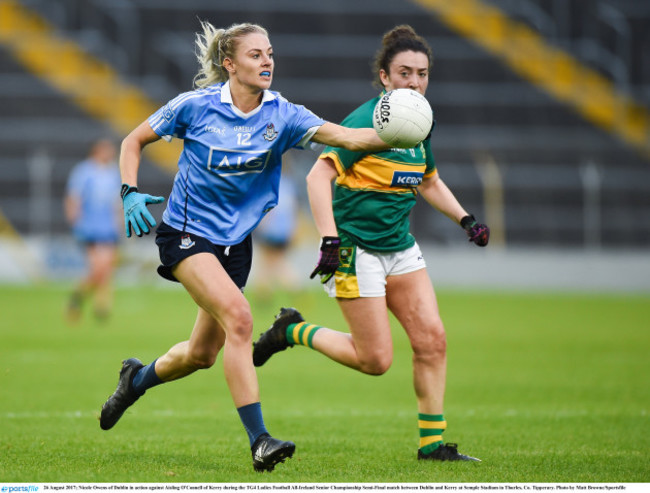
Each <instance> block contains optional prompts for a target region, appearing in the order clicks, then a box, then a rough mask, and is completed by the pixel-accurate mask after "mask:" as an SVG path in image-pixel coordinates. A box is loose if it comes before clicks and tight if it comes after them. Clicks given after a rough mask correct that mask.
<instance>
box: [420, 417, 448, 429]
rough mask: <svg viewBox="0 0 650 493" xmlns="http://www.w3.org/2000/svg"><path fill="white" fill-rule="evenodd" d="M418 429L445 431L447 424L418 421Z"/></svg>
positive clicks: (443, 422)
mask: <svg viewBox="0 0 650 493" xmlns="http://www.w3.org/2000/svg"><path fill="white" fill-rule="evenodd" d="M418 427H420V428H426V429H434V430H446V429H447V422H446V421H423V420H421V419H420V420H418Z"/></svg>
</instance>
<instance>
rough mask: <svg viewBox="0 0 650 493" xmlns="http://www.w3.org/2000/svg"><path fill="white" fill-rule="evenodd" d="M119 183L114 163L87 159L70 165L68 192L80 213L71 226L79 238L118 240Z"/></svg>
mask: <svg viewBox="0 0 650 493" xmlns="http://www.w3.org/2000/svg"><path fill="white" fill-rule="evenodd" d="M121 183H122V182H121V180H120V171H119V169H118V167H117V165H116V164H113V165H111V166H102V165H101V164H98V163H97V162H95V161H94V160H92V159H86V160H84V161H82V162H80V163H79V164H77V165H76V166H75V167H74V168H73V170H72V172H71V173H70V177H69V178H68V183H67V194H68V195H69V196H72V197H75V198H76V199H78V200H79V216H78V218H77V220H76V221H75V223H74V225H73V231H74V234H75V236H76V237H77V238H78V239H79V240H81V241H89V242H98V243H103V242H109V243H114V242H116V241H117V240H118V239H119V237H120V235H119V231H120V230H119V227H120V220H121V213H120V209H121V208H120V200H119V190H120V184H121Z"/></svg>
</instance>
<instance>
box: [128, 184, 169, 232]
mask: <svg viewBox="0 0 650 493" xmlns="http://www.w3.org/2000/svg"><path fill="white" fill-rule="evenodd" d="M121 195H122V206H123V207H124V229H125V230H126V237H127V238H131V228H133V232H134V233H135V234H136V235H138V236H142V233H143V232H144V234H149V226H151V227H152V228H153V227H154V226H155V225H156V220H155V219H154V218H153V216H152V215H151V212H149V209H147V204H160V203H161V202H164V201H165V197H154V196H152V195H148V194H146V193H138V189H137V187H130V186H128V185H122V192H121ZM147 223H148V224H147Z"/></svg>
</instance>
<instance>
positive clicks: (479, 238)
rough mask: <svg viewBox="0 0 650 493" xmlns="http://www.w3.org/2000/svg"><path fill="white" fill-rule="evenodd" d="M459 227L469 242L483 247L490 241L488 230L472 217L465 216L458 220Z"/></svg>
mask: <svg viewBox="0 0 650 493" xmlns="http://www.w3.org/2000/svg"><path fill="white" fill-rule="evenodd" d="M460 225H461V226H462V227H463V229H464V230H465V232H466V233H467V237H468V238H469V241H473V242H474V243H475V244H477V245H478V246H480V247H484V246H485V245H487V244H488V241H489V240H490V228H488V227H487V226H486V225H485V224H481V223H479V222H477V221H476V219H475V218H474V216H473V215H471V214H470V215H469V216H465V217H464V218H462V219H461V220H460Z"/></svg>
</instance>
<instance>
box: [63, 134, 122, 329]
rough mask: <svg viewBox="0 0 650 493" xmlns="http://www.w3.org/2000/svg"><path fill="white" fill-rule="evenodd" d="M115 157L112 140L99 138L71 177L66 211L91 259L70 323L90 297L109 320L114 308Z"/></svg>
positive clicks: (74, 297) (72, 303)
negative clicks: (112, 306)
mask: <svg viewBox="0 0 650 493" xmlns="http://www.w3.org/2000/svg"><path fill="white" fill-rule="evenodd" d="M116 156H117V149H116V146H115V144H114V143H113V142H112V141H110V140H108V139H102V140H99V141H97V142H95V143H94V144H93V145H92V148H91V150H90V154H89V156H88V157H87V158H86V159H85V160H84V161H82V162H80V163H79V164H77V165H76V166H75V167H74V168H73V170H72V172H71V173H70V177H69V178H68V185H67V189H66V196H65V199H64V210H65V215H66V218H67V220H68V222H69V223H70V225H71V226H72V230H73V233H74V236H75V238H76V239H77V240H78V241H79V242H81V244H82V245H83V247H84V249H85V253H86V263H87V273H86V276H85V277H84V278H83V279H82V280H81V282H80V283H79V284H78V285H77V287H76V288H75V290H74V291H73V293H72V295H71V296H70V300H69V301H68V307H67V319H68V321H69V322H70V323H76V322H78V321H79V319H80V317H81V310H82V305H83V302H84V300H85V299H86V298H87V297H89V296H93V297H94V313H95V316H96V317H97V318H98V319H100V320H103V319H105V318H106V317H107V316H108V315H109V313H110V310H111V305H112V295H113V289H112V280H113V273H114V271H115V265H116V260H117V245H118V241H119V238H120V234H119V225H120V216H121V214H120V202H119V198H118V197H117V196H116V193H115V192H116V190H119V188H120V172H119V169H118V167H117V162H116Z"/></svg>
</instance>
